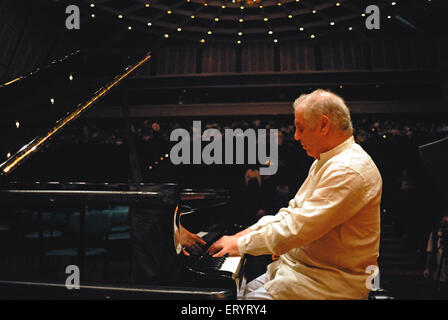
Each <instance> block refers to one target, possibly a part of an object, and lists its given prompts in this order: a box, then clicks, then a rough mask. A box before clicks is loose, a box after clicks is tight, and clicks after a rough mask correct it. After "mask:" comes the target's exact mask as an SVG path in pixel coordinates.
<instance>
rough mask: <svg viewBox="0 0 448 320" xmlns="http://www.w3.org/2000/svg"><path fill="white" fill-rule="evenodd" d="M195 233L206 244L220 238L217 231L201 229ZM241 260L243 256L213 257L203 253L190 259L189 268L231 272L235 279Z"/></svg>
mask: <svg viewBox="0 0 448 320" xmlns="http://www.w3.org/2000/svg"><path fill="white" fill-rule="evenodd" d="M197 235H198V236H200V237H201V238H203V239H204V240H205V241H206V242H207V245H208V246H209V245H211V244H212V243H213V242H214V241H216V240H218V239H219V238H220V234H219V233H217V232H210V233H209V232H205V231H201V232H198V233H197ZM243 261H244V260H243V257H241V256H239V257H229V256H223V257H219V258H213V257H212V256H210V255H207V254H205V255H201V256H199V257H198V258H197V259H194V260H193V261H191V263H190V264H189V266H190V267H191V268H194V269H196V270H200V271H204V272H207V271H208V270H212V271H225V272H230V273H231V274H232V278H233V279H236V278H237V277H238V275H239V273H240V270H241V267H242V264H243Z"/></svg>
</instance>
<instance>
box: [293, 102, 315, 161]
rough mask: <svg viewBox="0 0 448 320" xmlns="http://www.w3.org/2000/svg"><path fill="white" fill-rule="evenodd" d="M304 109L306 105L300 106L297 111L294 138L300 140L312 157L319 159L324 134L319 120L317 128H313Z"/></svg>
mask: <svg viewBox="0 0 448 320" xmlns="http://www.w3.org/2000/svg"><path fill="white" fill-rule="evenodd" d="M304 109H305V108H304V107H302V106H299V107H298V108H297V109H296V111H295V117H294V125H295V127H296V132H295V134H294V139H295V140H296V141H300V143H301V145H302V148H303V149H304V150H305V151H306V153H307V154H308V155H309V156H310V157H313V158H314V159H319V158H320V154H321V152H322V143H321V141H322V136H321V132H320V130H319V128H320V126H319V121H318V122H317V124H316V126H315V128H311V127H310V124H309V123H308V122H307V121H305V119H304Z"/></svg>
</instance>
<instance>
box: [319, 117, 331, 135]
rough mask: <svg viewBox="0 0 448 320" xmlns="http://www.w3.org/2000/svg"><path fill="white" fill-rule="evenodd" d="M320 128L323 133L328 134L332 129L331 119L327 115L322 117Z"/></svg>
mask: <svg viewBox="0 0 448 320" xmlns="http://www.w3.org/2000/svg"><path fill="white" fill-rule="evenodd" d="M320 130H321V132H322V133H323V134H327V133H328V131H330V119H329V118H328V117H327V116H326V115H323V116H322V117H321V118H320Z"/></svg>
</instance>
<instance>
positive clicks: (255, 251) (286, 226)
mask: <svg viewBox="0 0 448 320" xmlns="http://www.w3.org/2000/svg"><path fill="white" fill-rule="evenodd" d="M294 111H295V127H296V131H295V136H294V138H295V140H297V141H300V143H301V144H302V147H303V148H304V149H305V150H306V152H307V154H308V155H309V156H311V157H313V158H315V159H316V160H315V161H314V163H313V164H312V166H311V168H310V170H309V174H308V177H307V179H306V180H305V182H304V183H303V184H302V186H301V187H300V189H299V191H298V192H297V194H296V195H295V197H294V199H292V200H291V201H290V202H289V205H288V207H287V208H282V209H280V210H279V212H278V213H277V214H276V215H274V216H272V215H268V216H264V217H263V218H261V219H260V220H259V221H258V222H257V223H256V224H254V225H252V226H251V227H249V228H247V229H246V230H243V231H242V232H240V233H237V234H235V235H233V236H225V237H222V238H221V239H219V240H218V241H216V242H215V243H214V244H212V245H211V246H210V248H209V250H208V252H209V253H210V254H212V255H213V256H214V257H219V256H223V255H225V254H229V255H240V254H244V253H246V254H251V255H262V254H272V255H274V256H279V259H277V260H276V261H274V262H272V263H271V264H270V265H269V266H268V268H267V272H266V273H265V274H263V275H262V276H260V277H258V278H257V279H255V280H253V281H251V282H249V283H248V284H247V285H246V286H245V287H244V288H241V290H240V292H239V298H241V299H282V300H284V299H365V298H367V296H368V294H369V290H370V288H371V283H370V280H371V279H372V278H373V277H372V274H371V271H372V270H377V257H378V250H379V240H380V200H381V188H382V180H381V176H380V173H379V172H378V169H377V167H376V166H375V164H374V163H373V161H372V159H371V158H370V156H369V155H368V154H367V153H366V152H365V151H364V150H363V149H362V148H361V147H360V146H359V145H358V144H356V143H355V141H354V138H353V136H352V131H353V128H352V123H351V118H350V112H349V110H348V108H347V106H346V104H345V102H344V100H343V99H342V98H341V97H339V96H337V95H335V94H334V93H331V92H329V91H325V90H321V89H319V90H316V91H314V92H312V93H310V94H307V95H302V96H300V97H299V98H298V99H297V100H296V101H295V102H294Z"/></svg>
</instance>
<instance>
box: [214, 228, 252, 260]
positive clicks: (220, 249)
mask: <svg viewBox="0 0 448 320" xmlns="http://www.w3.org/2000/svg"><path fill="white" fill-rule="evenodd" d="M251 231H252V229H251V228H247V229H245V230H243V231H241V232H238V233H237V234H234V235H233V236H223V237H221V238H220V239H219V240H218V241H216V242H215V243H213V244H212V245H211V246H210V247H209V248H208V250H207V253H208V254H209V255H211V256H212V257H213V258H218V257H222V256H224V255H226V254H228V255H229V256H239V255H240V251H239V249H238V239H239V238H240V237H242V236H244V235H246V234H248V233H249V232H251Z"/></svg>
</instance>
